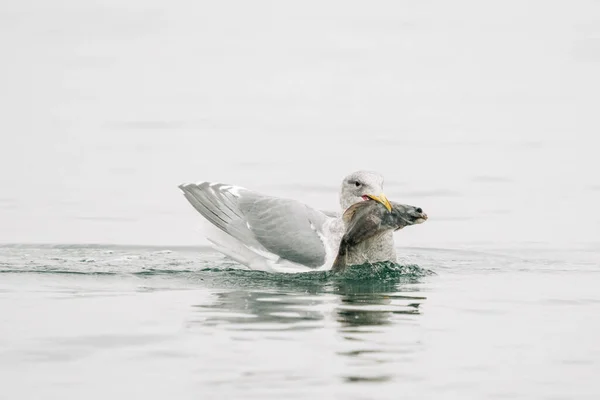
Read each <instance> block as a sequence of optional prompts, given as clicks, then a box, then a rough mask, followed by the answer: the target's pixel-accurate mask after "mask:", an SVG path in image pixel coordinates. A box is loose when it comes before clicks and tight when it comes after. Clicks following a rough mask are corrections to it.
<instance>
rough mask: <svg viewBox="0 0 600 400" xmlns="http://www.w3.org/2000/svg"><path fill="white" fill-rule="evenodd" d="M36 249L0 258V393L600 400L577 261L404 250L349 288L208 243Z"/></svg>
mask: <svg viewBox="0 0 600 400" xmlns="http://www.w3.org/2000/svg"><path fill="white" fill-rule="evenodd" d="M38 247H39V246H38ZM38 247H35V246H33V247H32V246H17V247H15V246H9V247H3V248H0V260H2V262H1V263H0V343H1V344H0V370H2V375H3V377H4V378H3V385H2V387H1V389H0V394H2V396H0V397H3V398H39V397H44V398H62V399H71V398H72V399H75V398H82V397H84V398H92V399H95V398H98V399H101V398H106V397H108V396H115V397H118V398H121V397H132V396H134V397H144V398H157V399H158V398H164V397H172V398H182V399H187V398H190V399H192V398H199V397H200V398H220V397H224V396H232V397H233V398H256V399H280V398H298V399H301V398H307V397H310V396H318V397H319V398H348V399H366V398H372V397H373V396H374V395H375V394H376V395H377V397H378V398H389V399H393V398H397V397H398V395H399V394H400V393H401V394H402V396H403V397H404V398H409V399H411V398H415V399H416V398H463V399H464V398H472V399H476V398H511V399H533V398H535V399H562V398H564V399H572V398H577V399H595V398H597V396H598V395H600V385H599V384H598V383H597V380H595V379H594V377H595V376H596V374H597V373H598V371H599V369H600V364H599V362H600V344H599V343H598V340H597V338H598V333H599V332H600V323H599V322H598V318H597V315H598V313H600V292H598V290H597V282H598V280H599V279H600V271H599V270H598V268H597V260H596V263H592V262H590V261H589V260H586V257H585V256H584V255H582V257H581V260H580V261H578V262H574V261H568V260H565V259H562V258H561V257H560V254H557V253H556V252H548V253H546V254H541V253H540V252H538V255H539V257H538V258H537V259H531V258H529V257H528V256H526V255H522V254H519V253H518V252H513V253H512V254H507V253H504V254H502V253H498V252H496V253H494V252H474V251H472V252H469V251H455V250H448V249H411V248H409V249H404V250H403V254H404V256H403V258H404V259H405V261H406V262H405V263H404V264H405V267H404V270H403V271H402V272H398V271H390V270H387V272H383V273H381V271H380V273H379V275H378V276H376V277H371V278H369V273H368V272H365V274H363V275H361V276H360V278H361V279H356V278H357V275H350V276H346V277H332V276H328V275H327V274H325V273H313V274H311V273H307V274H269V273H263V272H252V271H243V270H239V269H231V267H232V266H234V264H233V263H232V262H229V261H227V260H225V259H224V258H223V257H221V256H220V255H218V254H215V253H211V252H209V251H207V250H206V249H202V248H199V249H193V248H187V249H186V248H183V249H167V248H143V247H129V248H128V247H119V246H111V247H102V246H95V247H81V246H58V247H56V246H54V247H41V248H38ZM540 255H541V256H540ZM416 265H418V266H416ZM428 271H433V272H434V273H433V274H432V273H429V272H428ZM25 376H26V377H27V384H24V381H23V379H24V377H25Z"/></svg>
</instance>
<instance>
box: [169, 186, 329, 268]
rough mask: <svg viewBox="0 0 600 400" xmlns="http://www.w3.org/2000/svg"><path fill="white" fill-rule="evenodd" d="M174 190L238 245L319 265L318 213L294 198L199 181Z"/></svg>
mask: <svg viewBox="0 0 600 400" xmlns="http://www.w3.org/2000/svg"><path fill="white" fill-rule="evenodd" d="M179 188H180V189H181V190H182V191H183V193H184V195H185V197H186V198H187V199H188V201H189V202H190V203H191V204H192V206H193V207H194V208H195V209H196V210H197V211H198V212H199V213H200V214H202V216H204V217H205V218H206V219H207V220H208V221H210V222H211V223H212V224H213V225H215V226H216V227H218V228H219V229H221V230H222V231H224V232H226V233H227V234H229V235H231V236H233V237H234V238H236V239H237V240H239V241H240V242H242V243H243V244H244V245H246V246H248V247H251V248H254V249H256V250H258V251H267V252H270V253H272V254H275V255H277V256H279V257H281V258H283V259H285V260H288V261H291V262H294V263H298V264H302V265H305V266H308V267H313V268H316V267H320V266H322V265H323V264H324V263H325V259H326V250H325V245H324V243H323V240H322V239H321V237H320V236H319V235H323V232H322V229H323V224H324V223H325V221H327V220H328V219H329V217H328V216H327V215H325V214H324V213H322V212H320V211H318V210H315V209H313V208H310V207H308V206H306V205H304V204H302V203H300V202H298V201H295V200H288V199H282V198H277V197H270V196H264V195H261V194H259V193H256V192H252V191H249V190H246V189H243V188H240V187H235V186H230V185H224V184H215V183H209V182H203V183H200V184H185V185H180V186H179Z"/></svg>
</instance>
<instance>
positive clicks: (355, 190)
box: [340, 171, 392, 211]
mask: <svg viewBox="0 0 600 400" xmlns="http://www.w3.org/2000/svg"><path fill="white" fill-rule="evenodd" d="M368 199H372V200H376V201H378V202H380V203H381V204H383V205H384V206H385V208H387V209H388V211H391V210H392V206H391V205H390V202H389V201H388V199H387V197H385V194H383V176H382V175H381V174H379V173H377V172H371V171H357V172H354V173H352V174H350V175H348V176H347V177H345V178H344V180H343V181H342V188H341V190H340V205H341V206H342V210H346V209H347V208H348V207H350V206H351V205H352V204H356V203H358V202H359V201H364V200H368Z"/></svg>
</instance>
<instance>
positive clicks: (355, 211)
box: [332, 200, 427, 272]
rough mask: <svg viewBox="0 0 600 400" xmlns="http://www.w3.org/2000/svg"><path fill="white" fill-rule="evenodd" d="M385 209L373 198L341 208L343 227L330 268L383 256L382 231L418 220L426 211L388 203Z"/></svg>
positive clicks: (374, 260)
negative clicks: (388, 208) (389, 209)
mask: <svg viewBox="0 0 600 400" xmlns="http://www.w3.org/2000/svg"><path fill="white" fill-rule="evenodd" d="M391 205H392V209H391V211H388V210H387V209H386V208H385V206H384V205H383V204H381V203H380V202H378V201H374V200H367V201H362V202H359V203H356V204H354V205H352V206H350V207H348V209H347V210H346V211H345V212H344V216H343V220H344V223H345V225H346V231H345V233H344V236H343V237H342V240H341V242H340V248H339V250H338V254H337V257H336V259H335V261H334V263H333V267H332V271H333V272H340V271H343V270H344V269H345V268H346V267H347V266H349V265H357V264H364V263H367V262H376V261H395V260H385V258H386V249H384V248H379V246H380V243H381V242H382V241H381V240H378V239H379V238H380V237H381V236H382V235H385V234H391V232H393V231H396V230H398V229H402V228H404V227H405V226H408V225H414V224H420V223H422V222H424V221H425V220H426V219H427V215H426V214H425V213H423V210H421V209H420V208H418V207H414V206H409V205H405V204H399V203H394V202H392V203H391Z"/></svg>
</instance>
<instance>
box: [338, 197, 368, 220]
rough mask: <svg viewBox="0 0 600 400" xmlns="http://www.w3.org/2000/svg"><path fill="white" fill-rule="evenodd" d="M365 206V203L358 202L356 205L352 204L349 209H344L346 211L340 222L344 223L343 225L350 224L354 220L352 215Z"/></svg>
mask: <svg viewBox="0 0 600 400" xmlns="http://www.w3.org/2000/svg"><path fill="white" fill-rule="evenodd" d="M366 204H367V202H366V201H360V202H358V203H354V204H352V205H351V206H350V207H348V208H347V209H346V211H344V215H342V220H343V221H344V223H345V224H348V223H350V221H352V218H354V214H356V212H357V211H358V210H359V209H360V208H362V207H364V206H365V205H366Z"/></svg>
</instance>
